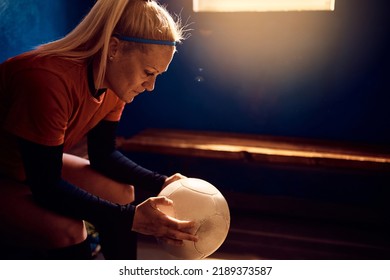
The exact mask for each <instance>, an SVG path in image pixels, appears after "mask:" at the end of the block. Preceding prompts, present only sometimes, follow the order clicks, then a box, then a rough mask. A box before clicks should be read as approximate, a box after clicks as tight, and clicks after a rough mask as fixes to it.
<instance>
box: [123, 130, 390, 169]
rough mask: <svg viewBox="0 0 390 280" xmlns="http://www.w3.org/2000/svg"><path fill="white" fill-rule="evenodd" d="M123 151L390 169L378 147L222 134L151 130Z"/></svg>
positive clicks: (387, 156) (386, 154)
mask: <svg viewBox="0 0 390 280" xmlns="http://www.w3.org/2000/svg"><path fill="white" fill-rule="evenodd" d="M117 144H118V148H119V149H121V150H123V151H133V152H134V151H135V152H150V153H159V154H167V155H179V156H190V157H205V158H219V159H230V160H245V161H251V162H259V163H273V164H277V163H279V164H294V165H296V164H298V165H309V166H319V167H337V168H339V167H346V168H364V169H375V170H390V153H389V151H383V150H381V149H379V148H377V147H368V146H357V145H352V144H345V143H344V144H340V143H330V142H325V141H316V140H307V139H293V138H284V137H270V136H260V135H250V134H233V133H222V132H205V131H186V130H168V129H147V130H144V131H142V132H141V133H139V134H137V135H135V136H133V137H131V138H128V139H125V138H118V141H117Z"/></svg>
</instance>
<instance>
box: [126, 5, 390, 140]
mask: <svg viewBox="0 0 390 280" xmlns="http://www.w3.org/2000/svg"><path fill="white" fill-rule="evenodd" d="M165 2H166V3H168V8H170V9H171V10H173V11H175V12H176V13H181V15H182V18H183V21H186V20H187V19H188V18H189V22H193V24H192V25H191V26H190V28H192V29H194V30H193V31H192V32H191V34H192V36H191V37H190V38H189V39H188V40H186V41H185V42H184V44H183V45H182V46H179V47H178V53H177V54H176V56H175V58H174V61H173V63H172V64H171V67H170V70H169V71H168V73H166V74H164V75H163V76H161V77H160V78H158V80H157V85H156V89H155V91H154V93H152V94H146V95H143V96H140V97H138V98H137V99H136V100H135V101H134V102H133V104H131V105H129V106H128V107H127V109H126V112H125V119H124V122H123V123H122V129H121V133H122V134H124V135H131V134H132V133H136V132H137V131H139V130H141V129H143V128H146V127H162V128H165V127H169V128H179V129H198V130H217V131H234V132H243V133H257V134H266V135H282V136H293V137H307V138H320V139H329V140H340V141H354V142H366V143H372V144H385V145H388V144H389V143H390V130H389V124H390V113H389V112H390V110H389V109H388V107H389V104H390V97H389V96H390V95H389V81H390V75H389V74H390V71H389V66H390V61H389V54H388V53H389V52H388V50H389V49H390V46H389V40H388V38H389V34H390V33H389V32H388V29H387V27H388V26H390V22H389V16H388V14H387V12H386V11H387V9H386V5H388V4H387V2H386V1H365V0H339V1H337V0H336V11H335V12H333V13H329V12H289V13H238V14H216V13H207V14H196V13H192V11H191V1H189V0H181V1H177V0H169V1H165Z"/></svg>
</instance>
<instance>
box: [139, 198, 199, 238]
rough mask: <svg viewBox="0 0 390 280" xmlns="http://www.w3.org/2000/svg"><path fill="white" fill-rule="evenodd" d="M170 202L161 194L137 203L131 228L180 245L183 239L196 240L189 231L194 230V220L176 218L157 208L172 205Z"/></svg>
mask: <svg viewBox="0 0 390 280" xmlns="http://www.w3.org/2000/svg"><path fill="white" fill-rule="evenodd" d="M172 204H173V202H172V200H170V199H168V198H166V197H164V196H161V197H151V198H149V199H147V200H145V201H144V202H142V203H141V204H139V205H137V207H136V208H135V214H134V220H133V228H132V230H133V231H136V232H139V233H142V234H146V235H153V236H155V237H157V238H159V239H162V240H164V241H165V242H166V243H169V244H172V245H179V246H180V245H182V244H183V240H189V241H195V242H196V241H198V238H197V237H196V236H195V235H193V234H191V233H190V232H194V227H195V226H196V225H195V222H193V221H181V220H177V219H175V218H172V217H170V216H167V215H165V214H164V213H163V212H161V211H160V210H159V209H158V206H159V205H164V206H172Z"/></svg>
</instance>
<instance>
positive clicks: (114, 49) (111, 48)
mask: <svg viewBox="0 0 390 280" xmlns="http://www.w3.org/2000/svg"><path fill="white" fill-rule="evenodd" d="M119 44H120V42H119V39H118V38H116V37H113V36H112V37H111V38H110V42H109V44H108V57H112V58H115V56H116V55H117V53H118V50H119Z"/></svg>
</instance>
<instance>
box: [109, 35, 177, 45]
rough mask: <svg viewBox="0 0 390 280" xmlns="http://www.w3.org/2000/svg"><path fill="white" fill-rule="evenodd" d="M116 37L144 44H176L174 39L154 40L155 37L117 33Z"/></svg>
mask: <svg viewBox="0 0 390 280" xmlns="http://www.w3.org/2000/svg"><path fill="white" fill-rule="evenodd" d="M113 36H114V37H116V38H118V39H119V40H124V41H128V42H135V43H142V44H154V45H166V46H176V42H174V41H173V42H172V41H165V40H153V39H143V38H137V37H127V36H123V35H118V34H115V35H113Z"/></svg>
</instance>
